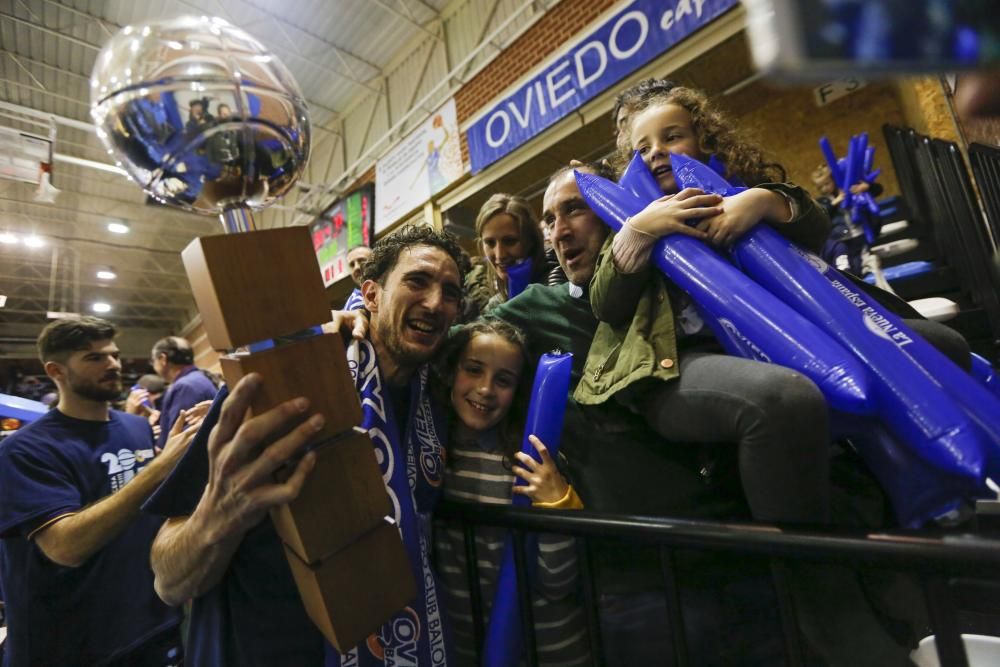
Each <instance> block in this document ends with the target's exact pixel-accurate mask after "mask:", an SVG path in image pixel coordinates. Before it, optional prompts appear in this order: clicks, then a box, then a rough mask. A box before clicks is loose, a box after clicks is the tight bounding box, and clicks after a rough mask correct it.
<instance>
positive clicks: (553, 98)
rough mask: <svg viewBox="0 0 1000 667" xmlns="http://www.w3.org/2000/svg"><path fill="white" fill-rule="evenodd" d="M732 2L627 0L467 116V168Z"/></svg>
mask: <svg viewBox="0 0 1000 667" xmlns="http://www.w3.org/2000/svg"><path fill="white" fill-rule="evenodd" d="M738 4H739V0H676V1H674V0H668V1H664V0H635V2H632V3H630V4H629V5H628V6H627V7H625V8H624V9H622V10H621V11H620V12H618V13H617V14H615V15H614V16H612V17H611V18H610V19H608V21H606V22H605V23H604V24H603V25H601V26H600V27H598V28H597V29H596V30H594V32H592V33H591V34H590V35H589V36H587V37H586V38H585V39H583V40H582V41H580V42H579V43H578V44H577V45H576V46H574V47H573V48H572V49H570V51H569V52H568V53H566V54H564V55H562V56H560V57H559V58H557V59H556V60H555V61H554V62H552V63H550V64H549V65H548V66H547V67H546V68H545V69H544V70H542V71H541V72H540V73H539V74H538V75H537V76H535V77H533V78H532V79H531V80H530V81H528V82H527V83H525V84H524V85H523V86H521V88H520V89H519V90H518V91H517V92H515V93H514V94H512V95H510V96H509V97H507V98H505V99H503V100H501V101H500V102H499V103H498V104H497V105H496V106H494V107H493V108H492V109H491V110H490V111H488V112H487V113H486V114H485V115H483V116H482V117H481V118H480V119H479V120H478V121H476V122H475V124H473V125H472V126H471V127H470V128H469V130H468V132H466V139H467V141H468V143H469V158H470V161H471V163H472V173H473V174H475V173H478V172H479V171H481V170H482V169H483V168H485V167H487V166H489V165H491V164H493V163H494V162H496V161H497V160H499V159H500V158H502V157H503V156H504V155H507V154H508V153H510V152H511V151H513V150H514V149H515V148H517V147H518V146H520V145H521V144H523V143H525V142H527V141H528V140H529V139H531V138H532V137H534V136H535V135H537V134H538V133H540V132H541V131H542V130H544V129H545V128H547V127H549V126H550V125H552V124H553V123H555V122H556V121H558V120H561V119H562V118H564V117H566V116H567V115H568V114H569V113H570V112H572V111H574V110H576V109H578V108H579V107H581V106H583V104H584V103H585V102H587V101H588V100H590V99H592V98H594V97H596V96H597V95H598V94H600V93H602V92H604V91H605V90H607V89H608V87H610V86H611V85H613V84H615V83H617V82H618V81H620V80H621V79H623V78H625V77H626V76H627V75H628V74H631V73H632V72H634V71H635V70H637V69H639V68H640V67H642V66H643V65H645V64H646V63H648V62H649V61H651V60H653V58H656V57H657V56H659V55H661V54H662V53H664V52H665V51H667V50H668V49H670V48H671V47H673V46H674V45H675V44H677V43H678V42H681V41H682V40H684V39H685V38H686V37H688V36H689V35H691V34H692V33H693V32H695V31H696V30H698V29H699V28H701V27H702V26H704V25H706V24H708V23H710V22H711V21H712V20H714V19H715V18H716V17H718V16H720V15H721V14H723V13H725V12H726V11H728V10H730V9H732V8H733V7H735V6H736V5H738Z"/></svg>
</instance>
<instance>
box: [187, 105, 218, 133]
mask: <svg viewBox="0 0 1000 667" xmlns="http://www.w3.org/2000/svg"><path fill="white" fill-rule="evenodd" d="M214 121H215V118H214V117H212V114H210V113H208V100H206V99H205V98H202V97H199V98H197V99H194V100H191V104H190V105H189V106H188V121H187V125H185V126H184V129H185V130H186V131H187V132H188V133H189V134H194V133H196V132H198V131H199V130H200V129H202V128H204V127H206V126H209V125H211V124H212V123H213V122H214Z"/></svg>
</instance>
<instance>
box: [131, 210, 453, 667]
mask: <svg viewBox="0 0 1000 667" xmlns="http://www.w3.org/2000/svg"><path fill="white" fill-rule="evenodd" d="M464 264H466V260H465V259H464V258H463V255H462V253H461V249H460V248H459V247H458V245H457V244H456V243H455V241H454V239H453V238H452V237H451V236H449V235H447V234H441V233H439V232H436V231H434V230H433V229H431V228H429V227H405V228H403V229H401V230H400V231H398V232H395V233H394V234H391V235H390V236H388V237H386V238H384V239H382V240H381V241H380V242H379V243H378V244H376V246H375V248H374V249H373V251H372V255H371V258H370V259H369V260H368V262H367V263H366V264H365V272H364V278H365V280H364V281H363V282H362V284H361V292H362V295H363V297H364V306H365V308H366V310H367V311H368V312H369V313H370V314H371V327H370V334H369V335H368V336H367V337H366V338H365V339H363V340H360V341H358V345H357V346H352V349H351V351H350V352H349V354H348V357H349V359H350V362H349V364H348V365H349V367H350V368H352V373H353V374H354V379H355V386H356V388H357V390H358V393H359V394H360V396H361V398H362V399H363V400H362V412H363V420H362V424H361V426H362V427H363V428H365V429H369V430H370V431H371V432H372V433H373V435H375V434H377V437H373V438H372V443H373V446H374V448H375V458H376V460H377V461H378V462H379V465H380V467H381V471H382V476H383V480H384V481H385V485H386V491H387V492H388V493H389V495H390V497H391V498H392V500H393V506H394V508H395V517H394V518H395V520H396V525H397V526H399V529H400V534H401V536H402V539H403V544H404V546H405V548H406V551H407V555H408V556H409V561H410V567H411V569H412V571H413V574H414V579H415V580H416V582H417V595H416V597H415V599H414V600H413V601H412V602H410V603H409V605H408V606H407V607H406V608H405V609H402V610H400V611H399V612H398V613H397V614H396V615H394V616H393V617H392V618H391V619H389V620H388V621H387V622H386V623H385V624H383V625H382V626H381V627H380V628H379V629H378V630H376V631H375V632H374V633H373V634H372V635H371V636H370V637H369V638H368V641H367V642H365V643H363V644H362V645H360V646H358V647H355V648H353V649H351V650H349V651H348V652H347V653H346V654H344V655H339V654H337V653H336V651H334V649H333V648H332V647H331V646H330V645H329V644H327V643H326V642H324V641H323V637H322V635H321V634H320V632H319V630H318V629H317V628H316V627H315V625H313V623H312V622H311V621H310V620H309V618H308V616H307V615H306V611H305V608H304V607H303V605H302V601H301V599H300V598H299V594H298V591H297V590H296V587H295V583H294V580H293V579H292V574H291V571H290V569H289V567H288V563H287V561H286V560H285V555H284V553H283V551H282V546H281V542H280V540H279V538H278V535H277V533H276V532H275V530H274V526H273V525H272V523H271V521H270V520H269V519H268V518H267V514H268V510H269V509H270V508H272V507H276V506H279V505H282V504H285V503H287V502H289V501H290V500H293V499H294V498H295V497H296V496H297V495H298V493H299V491H300V490H301V488H302V484H303V482H304V480H305V478H306V476H307V475H308V474H309V472H310V471H311V470H312V467H313V465H314V461H315V456H314V454H313V453H311V452H310V453H307V454H305V455H304V456H301V454H302V450H303V447H304V445H305V444H306V443H307V442H308V441H309V439H310V438H311V437H312V436H313V434H315V432H316V431H317V430H319V429H320V428H322V424H323V416H322V415H321V414H311V411H310V406H309V405H308V402H307V401H306V399H304V398H297V399H293V400H291V401H288V402H286V403H284V404H282V405H280V406H278V407H276V408H274V409H272V410H270V411H268V412H265V413H264V414H261V415H256V416H254V417H253V418H250V419H245V415H246V410H247V407H248V406H249V404H250V401H251V399H252V397H253V395H254V393H255V392H256V391H258V390H259V387H260V385H261V384H262V383H266V382H268V378H261V377H260V376H258V375H256V374H251V375H249V376H247V377H246V378H244V379H243V380H241V381H240V382H239V383H238V384H237V385H236V386H235V387H234V388H233V390H232V394H231V395H230V396H228V398H226V400H225V403H224V404H222V397H223V394H222V393H221V392H220V397H219V398H217V399H216V403H215V405H214V406H213V408H212V410H211V411H210V413H209V415H208V417H207V418H206V428H203V429H202V432H203V434H204V435H201V436H199V437H198V438H196V440H195V443H194V445H193V446H192V447H191V449H190V451H189V452H188V455H187V456H186V457H185V458H184V459H183V460H182V461H181V463H180V465H178V467H177V471H176V472H175V473H174V474H173V475H171V477H170V479H168V480H167V481H166V482H165V483H164V485H163V487H162V488H161V489H160V490H159V491H158V492H157V494H156V495H155V496H154V498H153V499H152V500H151V501H150V503H149V504H148V505H147V506H146V508H145V509H146V510H147V511H151V512H156V513H158V514H161V515H164V516H167V517H170V518H169V519H168V521H167V522H166V523H165V524H164V526H163V528H162V529H161V530H160V534H159V535H158V536H157V538H156V540H155V542H154V544H153V550H152V565H153V570H154V572H155V573H156V590H157V592H158V593H159V594H160V596H161V597H162V598H163V600H164V601H166V602H167V603H168V604H173V605H178V604H181V603H182V602H184V601H185V600H187V599H190V598H194V604H193V608H192V615H191V634H190V635H189V641H188V652H189V658H190V660H191V662H192V663H193V664H197V665H212V666H213V667H219V666H230V665H240V666H241V667H243V666H248V665H261V666H264V665H296V666H300V667H320V666H322V665H326V666H331V665H341V664H344V665H348V664H350V665H361V666H363V667H364V666H371V665H383V664H400V660H403V659H405V658H410V659H413V660H415V662H414V664H420V665H446V664H447V650H446V648H445V647H444V645H443V644H442V642H441V633H440V632H434V631H433V629H434V628H440V626H441V621H442V619H441V618H440V605H439V604H438V603H437V599H438V592H437V584H436V581H435V577H434V574H433V572H432V570H431V568H430V563H429V555H430V554H429V546H430V542H431V536H430V525H431V524H430V513H431V510H432V509H433V506H434V504H435V502H436V500H437V497H438V495H439V493H438V492H439V490H440V483H441V477H442V473H443V469H444V452H443V451H442V447H441V443H442V442H443V441H444V432H443V430H440V427H441V426H442V424H441V416H442V415H440V414H439V413H438V410H437V409H436V406H433V405H432V402H431V399H430V396H429V392H428V386H427V381H428V369H427V362H428V361H430V359H431V357H432V356H433V355H434V353H435V352H436V351H437V349H438V348H439V347H440V345H441V343H442V342H443V341H444V339H445V336H446V334H447V332H448V328H449V327H450V326H451V324H453V323H454V321H455V319H456V318H457V316H458V312H459V306H460V303H461V298H462V276H463V275H464V273H465V270H466V269H467V267H466V266H464ZM327 335H339V334H327ZM322 370H323V369H316V371H317V372H322ZM223 391H225V390H223ZM220 406H221V408H220ZM214 420H217V425H215V427H214V428H213V429H212V430H211V434H210V435H209V434H208V432H209V429H208V428H207V426H208V425H210V424H212V422H213V421H214ZM299 456H301V458H298V457H299ZM288 462H292V463H291V464H290V466H291V468H292V472H291V475H290V476H289V477H288V478H287V479H286V480H285V481H284V482H278V481H277V480H276V479H275V477H274V475H273V473H274V471H275V470H277V469H278V468H279V467H281V466H283V465H285V464H286V463H288Z"/></svg>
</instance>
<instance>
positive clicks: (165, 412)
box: [151, 336, 216, 448]
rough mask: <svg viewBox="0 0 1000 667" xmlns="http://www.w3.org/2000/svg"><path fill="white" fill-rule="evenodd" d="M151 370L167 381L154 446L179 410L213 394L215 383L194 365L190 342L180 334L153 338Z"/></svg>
mask: <svg viewBox="0 0 1000 667" xmlns="http://www.w3.org/2000/svg"><path fill="white" fill-rule="evenodd" d="M151 360H152V363H153V370H154V371H156V374H157V375H159V376H160V377H162V378H163V379H164V380H165V381H167V382H168V383H170V386H169V387H168V388H167V393H166V394H164V395H163V406H162V408H161V410H160V435H159V436H158V437H157V438H156V446H157V447H160V448H162V447H163V446H164V445H165V444H166V442H167V436H168V435H169V433H170V430H171V429H172V428H173V425H174V422H176V421H177V416H178V415H179V414H180V413H181V410H190V409H191V408H193V407H194V406H195V405H197V404H198V403H201V402H202V401H211V400H212V399H213V398H215V392H216V387H215V383H214V382H212V381H211V380H210V379H208V376H207V375H206V374H205V372H204V371H203V370H201V369H200V368H198V367H197V366H195V365H194V350H192V349H191V344H190V343H188V342H187V341H186V340H184V339H183V338H181V337H179V336H167V337H166V338H161V339H160V340H158V341H156V345H154V346H153V353H152V356H151Z"/></svg>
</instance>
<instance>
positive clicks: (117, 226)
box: [108, 222, 128, 234]
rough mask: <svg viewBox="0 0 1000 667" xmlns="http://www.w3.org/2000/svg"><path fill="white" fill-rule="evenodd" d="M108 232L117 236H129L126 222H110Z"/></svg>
mask: <svg viewBox="0 0 1000 667" xmlns="http://www.w3.org/2000/svg"><path fill="white" fill-rule="evenodd" d="M108 231H109V232H113V233H115V234H128V225H127V224H125V223H124V222H109V223H108Z"/></svg>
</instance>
